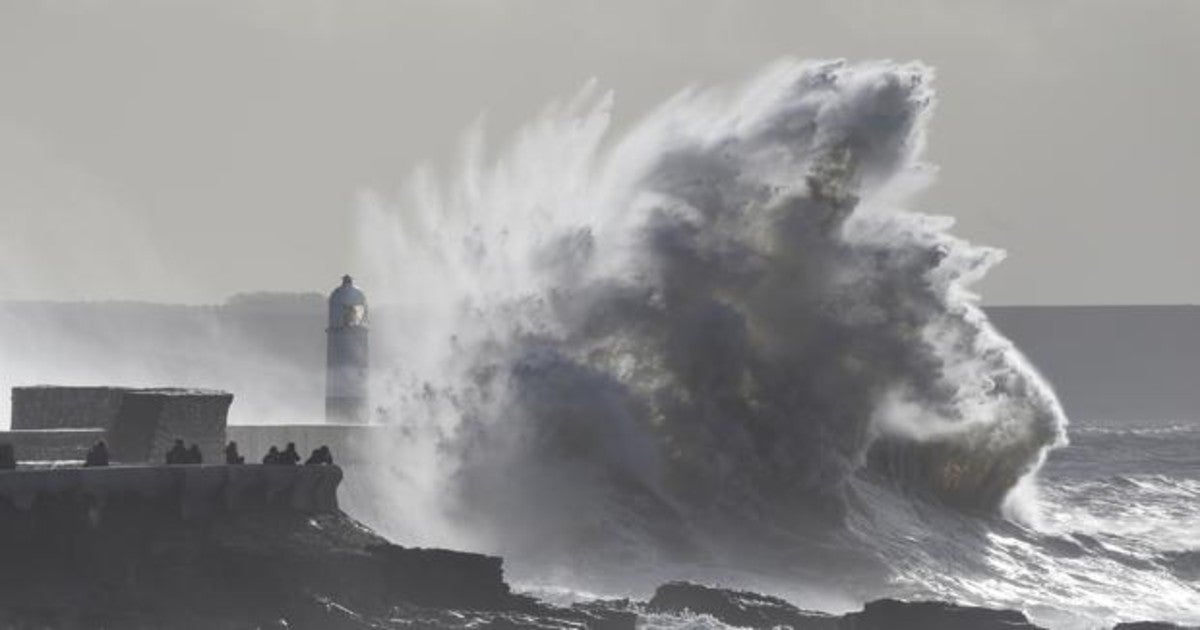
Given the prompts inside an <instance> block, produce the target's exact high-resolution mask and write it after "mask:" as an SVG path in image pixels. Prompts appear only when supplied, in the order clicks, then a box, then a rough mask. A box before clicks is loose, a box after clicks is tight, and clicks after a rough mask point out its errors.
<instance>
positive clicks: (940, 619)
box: [838, 599, 1038, 630]
mask: <svg viewBox="0 0 1200 630" xmlns="http://www.w3.org/2000/svg"><path fill="white" fill-rule="evenodd" d="M838 628H839V629H840V630H963V629H966V628H970V629H971V630H1038V626H1035V625H1033V624H1032V623H1030V622H1029V619H1027V618H1026V617H1025V614H1024V613H1021V612H1018V611H1015V610H994V609H991V608H977V607H974V606H959V605H957V604H948V603H945V602H903V601H899V600H895V599H881V600H877V601H873V602H869V603H868V604H867V605H866V606H864V607H863V609H862V610H861V611H859V612H855V613H849V614H847V615H845V616H844V617H842V622H841V624H840V625H839V626H838Z"/></svg>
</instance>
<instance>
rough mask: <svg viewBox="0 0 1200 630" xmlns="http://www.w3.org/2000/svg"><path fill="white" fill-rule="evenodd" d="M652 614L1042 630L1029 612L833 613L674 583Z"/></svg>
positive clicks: (658, 596) (876, 627)
mask: <svg viewBox="0 0 1200 630" xmlns="http://www.w3.org/2000/svg"><path fill="white" fill-rule="evenodd" d="M646 609H647V610H649V611H652V612H669V613H683V612H691V613H695V614H706V615H711V616H712V617H713V618H715V619H717V620H718V621H721V622H723V623H727V624H729V625H732V626H739V627H744V628H780V627H783V628H792V629H793V630H1038V626H1035V625H1033V624H1031V623H1030V622H1029V620H1028V619H1026V617H1025V615H1024V614H1022V613H1020V612H1016V611H1012V610H992V609H988V608H974V607H970V606H958V605H955V604H947V603H942V602H902V601H898V600H893V599H883V600H878V601H874V602H870V603H868V604H867V605H866V606H865V607H864V608H863V610H861V611H859V612H853V613H848V614H846V615H843V616H841V617H834V616H831V615H827V614H824V613H819V612H811V611H806V610H801V609H799V608H796V607H795V606H793V605H791V604H789V603H788V602H786V601H784V600H782V599H779V598H776V597H769V596H766V595H759V594H757V593H750V592H746V591H734V590H727V589H720V588H712V587H707V586H701V585H698V584H690V583H687V582H672V583H670V584H665V585H663V586H660V587H659V588H658V590H657V591H656V592H655V593H654V598H653V599H651V600H650V602H649V603H648V604H647V605H646Z"/></svg>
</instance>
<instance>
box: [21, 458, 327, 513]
mask: <svg viewBox="0 0 1200 630" xmlns="http://www.w3.org/2000/svg"><path fill="white" fill-rule="evenodd" d="M341 481H342V470H341V469H340V468H338V467H337V466H295V467H285V466H254V465H251V466H225V465H214V466H203V465H200V466H112V467H98V468H74V467H72V468H43V469H20V470H13V471H5V472H3V473H0V504H6V505H7V507H8V508H9V509H10V510H11V511H13V512H14V514H12V515H10V516H9V518H10V519H11V518H12V517H13V516H19V515H21V514H29V513H31V512H32V513H33V514H32V517H33V518H42V517H43V516H44V515H43V514H39V512H42V511H44V510H46V509H49V507H50V506H54V508H55V509H56V510H60V511H61V510H66V512H63V513H62V514H64V515H65V514H69V513H70V508H71V507H72V506H74V507H76V508H80V509H82V510H86V512H87V514H88V518H89V519H92V520H103V519H104V518H105V516H106V512H108V511H109V510H110V509H120V508H119V507H116V508H110V505H111V504H116V505H118V506H120V505H124V504H126V503H128V502H129V501H130V500H136V501H141V502H144V504H146V505H155V506H157V507H159V508H160V509H161V510H164V511H165V512H171V511H175V512H177V515H178V516H180V517H183V518H198V517H203V516H206V515H210V514H216V513H229V512H238V511H244V510H254V509H260V508H285V509H290V510H296V511H300V512H336V511H337V509H338V503H337V488H338V485H339V484H340V483H341Z"/></svg>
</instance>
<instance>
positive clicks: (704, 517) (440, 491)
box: [362, 60, 1200, 629]
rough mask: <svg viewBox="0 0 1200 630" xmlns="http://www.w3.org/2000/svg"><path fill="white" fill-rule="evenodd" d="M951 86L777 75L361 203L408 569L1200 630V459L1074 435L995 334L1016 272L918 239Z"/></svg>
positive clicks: (1171, 430)
mask: <svg viewBox="0 0 1200 630" xmlns="http://www.w3.org/2000/svg"><path fill="white" fill-rule="evenodd" d="M933 76H934V73H933V70H932V69H930V68H928V67H926V66H924V65H921V64H919V63H911V64H901V63H893V62H877V63H857V64H851V63H846V62H842V61H797V60H784V61H781V62H780V63H777V64H774V65H772V66H770V67H768V68H767V69H765V70H764V71H763V72H762V73H760V74H759V75H758V76H756V77H753V78H751V79H750V80H749V81H748V82H747V83H746V84H745V85H743V86H741V87H740V88H738V89H735V90H732V91H730V90H714V91H706V90H690V91H684V92H682V93H681V94H680V95H678V96H677V97H675V98H673V99H670V100H668V101H667V102H666V103H664V104H663V105H662V106H661V107H660V108H658V109H657V110H656V111H654V112H653V113H651V114H650V115H648V116H647V117H646V118H645V119H644V120H642V121H641V122H639V123H638V124H636V125H634V126H632V128H631V129H629V130H627V131H626V132H625V133H624V134H623V135H620V136H616V135H613V134H610V121H611V111H612V106H613V98H614V96H613V95H611V94H604V93H600V92H598V90H596V89H595V86H588V87H587V88H585V89H584V90H583V91H582V92H581V93H580V94H579V95H578V96H576V97H575V98H574V99H572V100H570V101H567V102H564V103H559V104H554V105H551V106H550V107H548V108H547V111H546V112H545V113H544V114H543V115H542V116H541V117H539V118H538V119H536V120H535V121H534V122H532V123H531V124H530V125H529V126H528V128H527V129H525V130H524V131H523V132H522V133H520V134H518V137H517V138H516V139H515V140H514V142H513V144H512V145H511V146H509V147H507V148H505V149H503V150H501V151H500V152H499V154H498V157H497V158H496V159H495V161H494V163H489V162H487V160H486V159H485V156H488V155H489V152H488V151H486V150H485V149H484V147H483V141H482V136H481V135H480V134H468V137H467V140H466V142H465V147H464V158H463V165H462V168H461V169H460V172H458V173H457V175H456V176H455V177H453V178H451V179H450V180H448V181H440V180H439V179H438V178H437V177H435V176H434V175H433V174H431V173H418V174H417V175H416V176H414V177H413V178H412V180H411V188H412V190H410V191H408V192H409V194H408V195H407V196H404V197H402V198H401V199H399V200H396V201H387V200H383V199H382V198H368V200H367V204H366V207H365V208H364V213H363V216H364V219H363V226H362V227H363V230H362V232H363V241H364V249H365V250H366V252H367V254H368V257H369V258H370V259H371V260H372V261H373V263H374V264H375V266H376V268H375V273H374V274H373V275H374V276H375V277H376V278H379V279H381V283H380V284H379V285H378V287H377V288H376V289H375V294H376V295H383V296H386V298H384V299H385V300H388V301H394V302H396V303H397V304H399V305H400V308H402V309H404V310H405V311H406V318H407V319H406V321H409V322H414V321H416V322H420V323H421V325H420V326H396V327H393V328H392V329H388V324H387V322H381V321H375V322H373V325H374V328H375V330H379V331H381V332H382V333H383V334H382V335H381V337H382V338H386V339H388V340H390V341H389V343H391V344H393V346H394V347H393V348H392V352H390V354H391V355H393V356H402V357H404V361H403V365H401V366H397V367H396V368H395V369H394V370H390V371H388V374H389V376H388V377H387V378H386V380H387V382H386V383H384V384H382V386H381V389H383V390H385V391H386V395H384V396H381V397H380V399H381V400H382V401H383V402H382V403H381V406H382V407H383V409H384V413H385V415H387V416H389V417H391V418H397V419H402V421H403V422H404V423H405V426H406V429H407V430H406V432H405V434H404V435H405V437H404V438H403V439H400V440H398V441H397V442H395V443H390V444H386V445H381V448H382V449H384V450H385V451H386V452H387V453H388V455H385V456H388V457H394V458H397V459H399V460H401V461H405V462H414V463H419V465H413V466H409V467H407V468H405V469H403V470H399V471H397V470H390V471H389V470H382V471H380V475H379V480H380V481H379V483H380V486H381V489H380V494H381V496H392V497H396V498H398V500H397V501H396V505H397V506H398V508H397V511H398V513H397V515H396V518H395V519H394V520H395V521H396V522H399V523H408V524H409V525H410V526H409V527H408V529H406V530H404V531H403V532H402V536H403V537H404V538H405V539H409V540H413V539H415V540H418V541H420V542H421V544H436V545H445V546H455V547H460V548H470V549H476V550H482V551H487V552H491V553H497V554H500V555H503V556H504V557H505V559H506V567H507V570H508V572H509V573H508V574H509V575H510V577H512V578H513V579H514V580H515V581H516V582H517V583H518V584H521V585H523V586H524V587H525V588H530V589H539V590H540V591H543V592H550V591H554V590H558V591H564V590H565V591H567V592H574V593H587V592H590V593H597V594H603V595H631V596H634V597H646V596H647V595H649V593H650V592H651V591H652V589H653V587H654V586H655V585H656V584H658V583H661V582H663V581H667V580H671V579H693V580H696V581H701V582H705V583H710V584H717V585H724V586H731V587H737V588H745V589H748V590H755V591H759V592H764V593H768V594H773V595H779V596H782V597H784V598H785V599H789V600H791V601H793V602H795V603H797V604H799V605H801V606H803V607H806V608H812V609H819V610H827V611H831V612H840V611H846V610H853V609H856V608H857V607H859V606H861V604H862V602H864V601H867V600H870V599H874V598H878V597H883V596H902V597H911V598H924V599H929V598H937V599H943V600H950V601H956V602H962V603H969V604H978V605H987V606H995V607H1005V608H1017V609H1020V610H1024V611H1026V612H1028V613H1029V614H1030V615H1031V616H1033V617H1034V618H1035V619H1036V620H1037V621H1038V622H1040V623H1042V624H1043V625H1047V626H1051V627H1055V628H1069V629H1074V628H1090V627H1107V626H1111V625H1112V624H1113V623H1115V622H1116V621H1119V620H1121V619H1162V620H1174V621H1182V622H1189V623H1198V622H1200V612H1198V611H1200V596H1198V594H1197V590H1196V581H1195V575H1194V572H1195V568H1196V567H1195V564H1196V556H1195V550H1196V546H1195V544H1194V539H1189V536H1194V533H1192V532H1193V530H1194V529H1195V526H1196V518H1195V517H1196V511H1195V507H1194V504H1195V499H1196V492H1197V488H1196V485H1195V484H1196V477H1195V474H1194V473H1195V459H1189V457H1190V455H1189V453H1193V452H1195V450H1196V449H1195V448H1194V447H1195V445H1196V434H1195V432H1194V431H1192V429H1190V428H1188V427H1187V426H1186V425H1185V426H1178V425H1177V424H1171V423H1152V422H1143V423H1137V424H1136V425H1130V426H1129V427H1123V426H1121V425H1115V426H1114V425H1111V424H1110V425H1106V424H1104V423H1089V422H1086V421H1077V422H1075V423H1074V424H1071V423H1069V422H1068V419H1067V415H1066V414H1065V413H1064V411H1063V409H1062V407H1061V405H1060V404H1059V401H1058V399H1057V397H1056V395H1055V393H1054V390H1053V387H1052V384H1051V383H1049V382H1047V381H1046V380H1045V379H1044V378H1042V376H1041V375H1040V374H1039V373H1038V371H1037V370H1036V368H1035V367H1034V366H1032V365H1031V364H1030V363H1029V361H1028V360H1027V359H1026V357H1025V356H1024V354H1023V353H1022V352H1021V350H1020V349H1019V348H1016V347H1015V346H1013V344H1012V343H1011V342H1010V341H1009V340H1008V339H1006V338H1005V337H1004V336H1003V335H1002V334H1001V333H1000V331H998V330H997V329H996V328H995V327H994V326H992V325H991V323H990V322H989V321H988V319H987V317H986V315H985V314H984V312H983V311H982V310H981V309H980V307H979V298H978V296H976V295H975V294H974V293H973V292H972V286H973V284H974V283H975V282H976V281H977V280H979V279H980V278H981V277H983V275H984V274H986V272H987V271H988V269H989V268H991V267H992V266H993V265H994V264H996V263H998V262H999V261H1000V260H1002V259H1003V257H1004V253H1003V252H1002V251H1000V250H997V249H994V248H991V247H987V246H981V245H977V244H974V243H970V242H968V241H966V240H964V239H962V238H959V237H958V236H956V235H954V234H953V233H952V227H953V220H951V219H949V218H947V217H940V216H934V215H929V214H925V213H923V212H920V211H919V210H917V209H915V208H914V206H915V205H917V202H918V201H919V199H918V196H917V194H916V193H918V192H919V191H921V190H922V189H924V188H926V187H928V186H930V185H932V183H933V181H934V174H935V172H936V169H935V168H934V167H933V166H932V165H930V164H928V163H926V162H925V161H924V147H925V144H926V141H927V134H926V131H927V129H928V124H929V120H930V119H931V117H932V115H933V111H934V106H935V103H936V97H935V94H934V91H933V88H932V83H933ZM414 506H419V508H418V507H414ZM693 621H695V620H692V621H688V622H687V623H691V622H693ZM680 623H684V622H682V621H681V622H680Z"/></svg>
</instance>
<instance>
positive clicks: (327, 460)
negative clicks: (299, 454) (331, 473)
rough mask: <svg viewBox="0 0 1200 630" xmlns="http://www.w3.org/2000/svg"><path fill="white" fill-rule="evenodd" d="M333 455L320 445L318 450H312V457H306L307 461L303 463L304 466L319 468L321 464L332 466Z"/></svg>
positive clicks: (327, 448) (326, 447)
mask: <svg viewBox="0 0 1200 630" xmlns="http://www.w3.org/2000/svg"><path fill="white" fill-rule="evenodd" d="M332 463H333V455H332V454H331V453H330V452H329V447H328V446H324V445H322V446H321V447H319V448H316V449H313V452H312V455H309V456H308V461H306V462H304V465H305V466H319V465H321V464H332Z"/></svg>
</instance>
